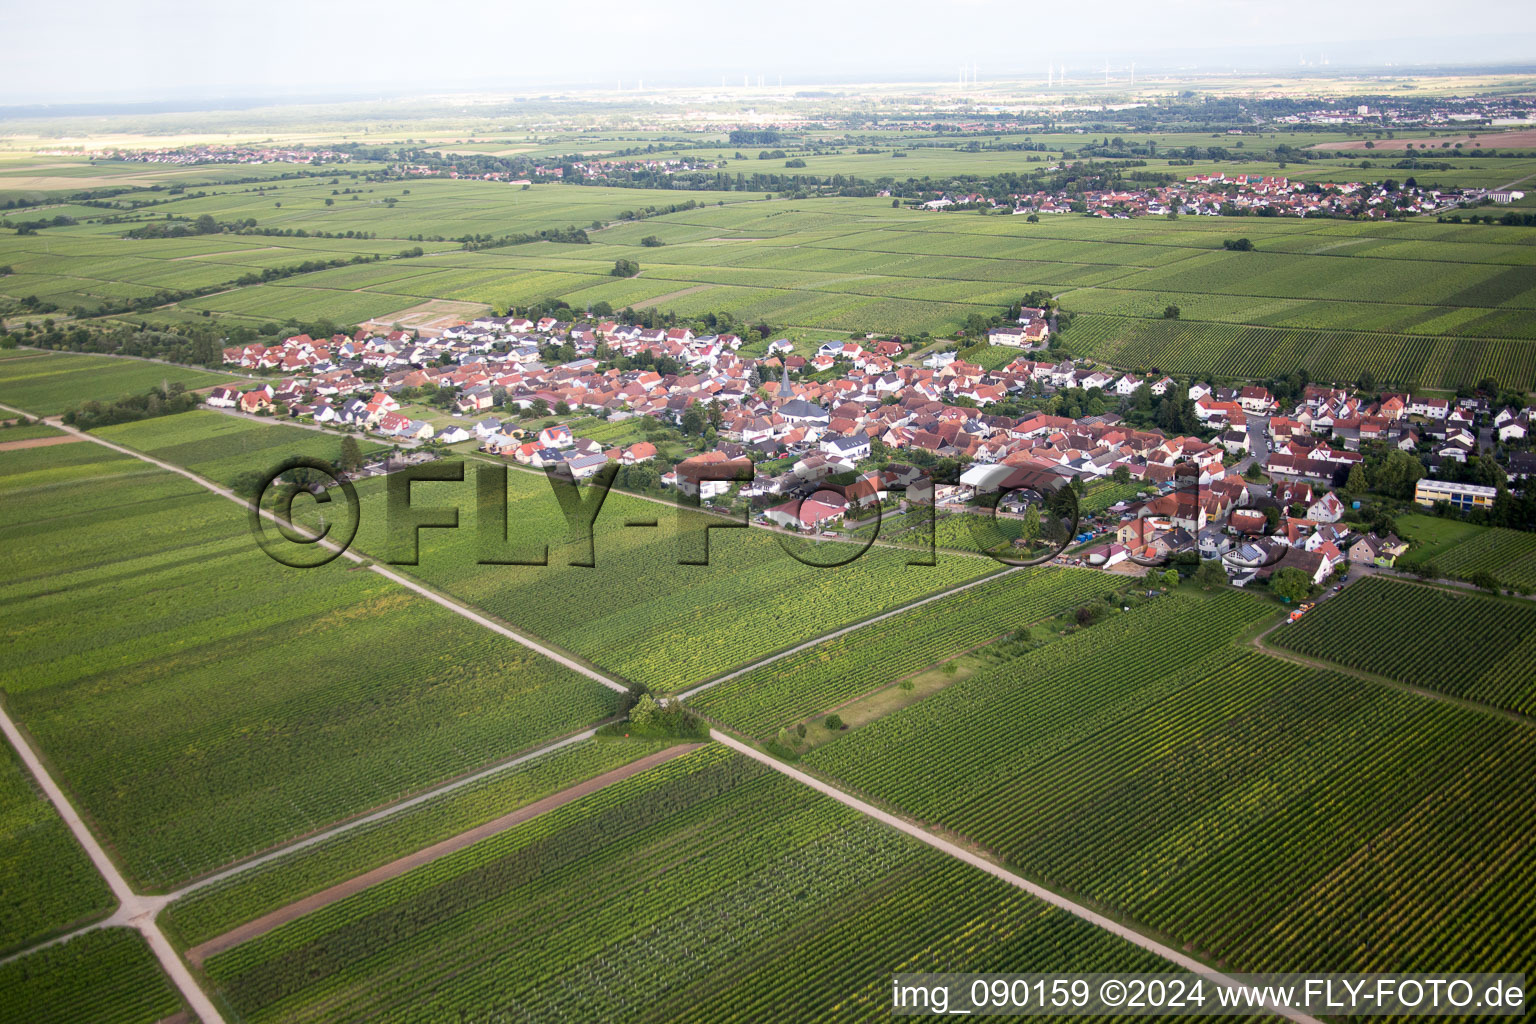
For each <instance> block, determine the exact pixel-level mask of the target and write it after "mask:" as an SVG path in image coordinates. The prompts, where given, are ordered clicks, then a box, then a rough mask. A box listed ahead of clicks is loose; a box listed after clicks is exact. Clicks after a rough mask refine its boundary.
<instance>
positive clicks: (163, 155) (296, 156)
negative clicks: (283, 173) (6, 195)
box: [87, 146, 352, 166]
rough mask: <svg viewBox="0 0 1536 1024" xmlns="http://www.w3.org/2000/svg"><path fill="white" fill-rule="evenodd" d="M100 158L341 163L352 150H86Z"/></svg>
mask: <svg viewBox="0 0 1536 1024" xmlns="http://www.w3.org/2000/svg"><path fill="white" fill-rule="evenodd" d="M87 155H88V156H90V157H92V158H93V159H97V160H123V161H126V162H128V163H141V164H181V165H186V166H191V165H195V164H339V163H347V162H349V161H350V160H351V159H352V154H350V153H344V152H340V151H338V150H332V149H310V148H308V147H306V146H295V147H281V146H178V147H175V148H169V149H107V150H99V151H95V152H91V153H88V154H87Z"/></svg>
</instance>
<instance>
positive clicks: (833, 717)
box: [821, 713, 843, 732]
mask: <svg viewBox="0 0 1536 1024" xmlns="http://www.w3.org/2000/svg"><path fill="white" fill-rule="evenodd" d="M821 724H823V725H825V726H826V727H827V730H828V731H829V732H837V730H839V729H841V728H842V727H843V719H842V716H840V715H837V714H835V713H834V714H830V715H828V716H827V717H826V718H824V719H823V720H822V723H821Z"/></svg>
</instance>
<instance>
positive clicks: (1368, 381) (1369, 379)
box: [1355, 370, 1376, 393]
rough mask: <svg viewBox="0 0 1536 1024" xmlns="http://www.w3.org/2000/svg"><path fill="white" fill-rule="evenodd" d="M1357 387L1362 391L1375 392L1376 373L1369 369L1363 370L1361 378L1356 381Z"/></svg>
mask: <svg viewBox="0 0 1536 1024" xmlns="http://www.w3.org/2000/svg"><path fill="white" fill-rule="evenodd" d="M1355 387H1357V388H1359V389H1360V390H1361V391H1365V392H1372V393H1374V392H1375V390H1376V375H1375V374H1374V373H1372V372H1371V371H1369V370H1364V371H1361V373H1360V376H1359V378H1358V379H1356V381H1355Z"/></svg>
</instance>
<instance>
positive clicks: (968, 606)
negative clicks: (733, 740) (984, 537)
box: [688, 567, 1118, 737]
mask: <svg viewBox="0 0 1536 1024" xmlns="http://www.w3.org/2000/svg"><path fill="white" fill-rule="evenodd" d="M1117 582H1118V581H1115V580H1113V579H1111V578H1109V577H1106V576H1104V575H1103V574H1102V573H1098V572H1093V571H1090V570H1087V569H1065V568H1057V567H1043V568H1035V569H1024V570H1021V571H1019V572H1011V573H1008V574H1007V575H1006V576H1003V577H1001V578H999V579H996V580H992V581H989V582H987V583H983V584H981V585H979V586H975V587H972V588H970V589H969V590H965V591H962V592H960V593H958V594H952V595H950V596H948V597H945V598H941V599H940V600H937V601H931V602H929V603H928V604H925V605H922V606H920V607H918V608H913V609H911V610H910V611H905V612H902V613H901V614H899V615H896V616H893V617H891V618H889V619H886V620H884V621H883V622H880V623H877V624H875V625H872V626H868V627H865V628H863V629H858V630H854V631H853V632H851V633H845V634H843V635H842V636H838V637H834V638H832V639H830V640H824V641H822V642H821V643H819V644H816V645H815V646H814V647H809V648H807V649H805V650H803V651H799V652H797V653H795V654H792V655H789V656H788V657H786V658H782V659H780V660H778V661H775V662H772V663H770V664H768V665H764V666H763V667H761V668H758V669H754V670H752V671H750V672H747V673H744V674H742V675H739V676H736V677H735V678H733V679H730V680H728V681H726V682H723V683H720V684H719V685H716V686H712V687H711V688H709V689H708V690H705V691H703V692H701V693H699V694H698V695H697V696H695V697H691V698H689V700H688V706H689V707H690V708H692V709H693V710H695V711H697V712H699V713H700V714H703V715H706V716H708V717H710V718H713V719H715V720H717V721H720V722H723V723H725V724H726V725H729V726H731V727H732V728H735V729H737V730H740V731H741V732H744V733H747V734H748V735H752V736H759V737H767V736H771V735H772V734H773V732H774V731H775V730H776V729H778V728H779V727H781V726H783V725H786V724H791V723H794V722H798V721H800V720H802V719H804V718H806V717H807V716H809V715H812V714H815V713H816V712H818V711H824V710H826V709H828V708H833V707H837V706H838V705H840V704H843V703H846V702H847V701H850V700H852V699H854V698H856V697H858V696H860V695H861V694H864V693H867V692H869V691H870V690H873V689H875V688H876V687H878V686H881V685H884V684H886V683H890V682H893V681H895V680H897V679H900V678H902V677H903V676H906V675H909V674H911V673H913V672H917V671H919V670H921V669H924V668H926V667H928V666H929V665H932V664H934V663H935V662H938V661H942V660H943V659H945V658H947V657H950V656H953V655H956V654H959V653H961V652H962V651H967V650H970V649H971V648H973V647H975V646H977V645H978V644H984V643H987V642H988V641H990V640H994V639H996V638H997V637H999V636H1002V635H1004V634H1006V633H1010V632H1012V631H1014V630H1018V629H1021V628H1023V627H1026V626H1028V625H1029V624H1030V623H1032V622H1038V621H1040V620H1041V619H1045V618H1048V617H1050V616H1052V615H1055V614H1056V613H1058V612H1061V611H1064V610H1066V609H1068V608H1072V607H1074V606H1076V605H1078V604H1080V603H1083V602H1085V601H1089V600H1094V599H1097V598H1099V597H1101V596H1103V595H1104V594H1106V593H1112V592H1113V591H1114V589H1115V588H1116V586H1117Z"/></svg>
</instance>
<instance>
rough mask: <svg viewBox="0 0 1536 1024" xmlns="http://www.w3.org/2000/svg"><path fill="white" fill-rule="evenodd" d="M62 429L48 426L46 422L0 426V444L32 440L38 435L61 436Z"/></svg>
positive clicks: (62, 434)
mask: <svg viewBox="0 0 1536 1024" xmlns="http://www.w3.org/2000/svg"><path fill="white" fill-rule="evenodd" d="M63 436H64V431H62V430H58V429H55V428H54V427H50V426H48V425H47V424H46V423H28V424H26V425H22V424H20V423H15V424H12V425H9V426H5V427H0V444H10V443H11V442H13V441H32V440H36V439H37V438H40V437H63Z"/></svg>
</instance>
